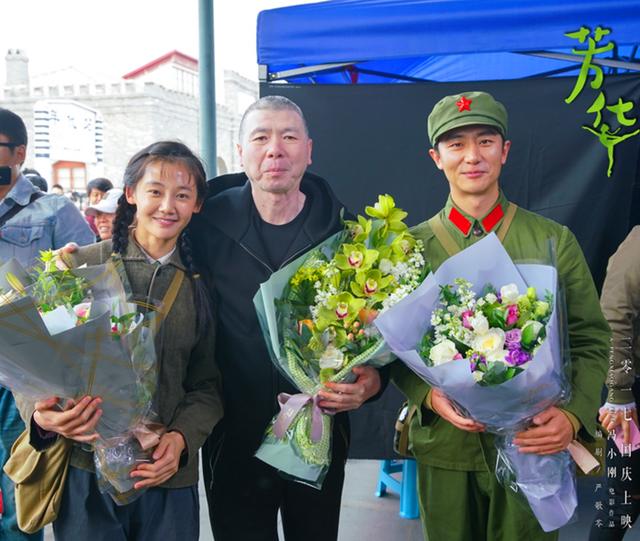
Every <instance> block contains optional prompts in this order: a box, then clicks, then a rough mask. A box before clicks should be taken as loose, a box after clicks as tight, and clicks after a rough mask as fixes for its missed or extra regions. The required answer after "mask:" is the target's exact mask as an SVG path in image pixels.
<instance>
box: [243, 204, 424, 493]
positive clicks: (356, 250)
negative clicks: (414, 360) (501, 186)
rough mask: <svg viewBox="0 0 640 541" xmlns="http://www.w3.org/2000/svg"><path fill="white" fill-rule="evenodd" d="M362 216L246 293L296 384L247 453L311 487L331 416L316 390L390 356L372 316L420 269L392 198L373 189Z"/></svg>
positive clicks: (277, 359) (412, 283)
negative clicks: (373, 195) (253, 449)
mask: <svg viewBox="0 0 640 541" xmlns="http://www.w3.org/2000/svg"><path fill="white" fill-rule="evenodd" d="M365 213H366V214H367V216H368V217H369V218H365V217H363V216H358V218H357V221H346V222H345V230H344V231H342V232H340V233H337V234H336V235H334V236H332V237H330V238H329V239H327V240H326V241H325V242H323V243H322V244H321V245H320V246H318V247H316V248H315V249H313V250H312V251H311V252H309V253H307V254H305V255H303V256H301V257H300V258H298V259H296V260H295V261H293V262H292V263H290V264H289V265H287V266H286V267H284V268H282V269H280V270H279V271H278V272H276V273H274V274H273V275H272V276H271V278H270V279H269V280H268V281H267V282H265V283H263V284H261V286H260V290H259V291H258V293H257V294H256V296H255V298H254V304H255V306H256V310H257V314H258V318H259V320H260V323H261V326H262V329H263V332H264V334H265V339H266V341H267V344H268V347H269V350H270V354H271V357H272V360H273V362H274V363H275V364H276V366H277V367H278V368H280V370H281V371H282V372H283V373H284V374H285V375H286V376H287V378H288V379H289V380H290V381H291V382H292V383H293V384H294V385H295V386H296V387H297V388H298V389H299V391H300V394H296V395H293V396H289V395H286V394H284V393H282V394H281V395H280V396H279V397H278V401H279V403H280V406H281V408H282V410H281V412H280V413H279V415H277V416H276V417H275V418H274V420H273V422H272V424H271V426H270V427H269V428H268V429H267V432H266V436H265V439H264V441H263V443H262V445H261V446H260V448H259V449H258V451H257V453H256V456H257V457H258V458H260V459H261V460H263V461H264V462H266V463H268V464H270V465H272V466H274V467H275V468H277V469H279V470H280V471H282V472H284V473H286V474H288V475H290V476H291V477H293V478H295V479H297V480H300V481H302V482H306V483H308V484H311V485H313V486H317V487H319V486H321V485H322V481H323V479H324V475H325V474H326V471H327V470H328V468H329V464H330V456H331V453H330V447H331V423H332V417H331V416H330V415H328V414H327V413H325V412H322V411H321V410H320V408H319V407H318V405H317V398H316V395H317V392H318V391H319V390H320V389H321V388H322V385H323V383H325V382H329V381H331V382H350V381H353V374H352V372H351V370H352V368H354V367H355V366H359V365H363V364H368V365H373V366H382V365H383V364H386V363H387V362H390V361H391V356H390V355H389V352H388V350H387V348H386V347H385V343H384V340H383V339H382V337H381V336H380V333H379V332H378V330H377V329H376V327H375V326H374V325H373V321H374V320H375V319H376V317H378V316H379V314H381V313H383V312H384V311H386V310H388V309H389V308H390V307H391V306H393V305H394V304H395V303H397V302H398V301H399V300H400V299H402V298H403V297H404V296H406V295H407V294H409V293H410V292H411V291H412V290H414V289H415V288H416V287H417V286H418V285H419V284H420V282H421V281H422V279H423V278H424V275H425V274H426V270H425V267H426V266H425V261H424V258H423V256H422V243H421V242H420V241H416V239H415V238H414V237H413V236H412V235H411V234H410V233H409V232H408V230H407V226H406V225H405V223H404V222H403V220H404V218H405V217H406V216H407V213H406V212H404V211H402V210H401V209H399V208H396V206H395V203H394V200H393V198H392V197H391V196H389V195H382V196H379V198H378V202H377V203H376V204H375V205H374V206H373V207H366V209H365Z"/></svg>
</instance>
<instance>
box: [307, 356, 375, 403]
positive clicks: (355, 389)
mask: <svg viewBox="0 0 640 541" xmlns="http://www.w3.org/2000/svg"><path fill="white" fill-rule="evenodd" d="M352 372H353V373H354V374H355V375H356V376H358V378H357V379H356V380H355V381H354V382H353V383H325V389H323V390H321V391H319V392H318V396H319V397H320V401H319V402H318V405H319V406H320V407H321V408H323V409H329V410H333V411H334V412H335V413H338V412H341V411H349V410H355V409H358V408H359V407H360V406H362V404H363V403H364V402H366V401H367V400H369V398H371V397H372V396H374V395H375V394H376V393H378V391H380V386H381V383H380V374H379V373H378V371H377V370H376V369H375V368H373V367H371V366H356V367H354V368H353V370H352Z"/></svg>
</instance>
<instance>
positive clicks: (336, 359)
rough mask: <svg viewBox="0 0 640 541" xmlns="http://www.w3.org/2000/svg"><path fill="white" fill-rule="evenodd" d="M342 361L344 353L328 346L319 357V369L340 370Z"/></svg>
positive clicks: (331, 345)
mask: <svg viewBox="0 0 640 541" xmlns="http://www.w3.org/2000/svg"><path fill="white" fill-rule="evenodd" d="M343 361H344V353H342V351H340V350H339V349H338V348H337V347H335V346H334V345H333V344H329V345H328V346H327V349H325V350H324V353H323V354H322V357H320V368H333V369H334V370H339V369H340V368H342V363H343Z"/></svg>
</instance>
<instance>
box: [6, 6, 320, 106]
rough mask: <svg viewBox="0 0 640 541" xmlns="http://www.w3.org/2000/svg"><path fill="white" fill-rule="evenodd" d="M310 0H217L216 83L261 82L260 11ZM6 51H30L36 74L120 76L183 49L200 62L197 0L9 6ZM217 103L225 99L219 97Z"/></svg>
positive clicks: (32, 65) (33, 74)
mask: <svg viewBox="0 0 640 541" xmlns="http://www.w3.org/2000/svg"><path fill="white" fill-rule="evenodd" d="M310 2H311V0H306V1H305V0H214V21H215V54H216V72H217V75H216V78H217V79H221V77H222V70H223V69H235V70H236V71H238V72H240V73H241V74H243V75H245V76H247V77H250V78H252V79H254V80H257V78H258V76H257V64H256V18H257V15H258V13H259V12H260V11H262V10H265V9H271V8H275V7H281V6H286V5H295V4H305V3H310ZM3 4H4V5H3V10H2V11H3V16H2V23H3V24H2V29H1V30H0V53H1V54H2V69H0V84H3V83H4V78H5V69H4V55H5V54H6V52H7V49H25V50H26V52H27V54H28V56H29V70H30V73H31V75H32V76H35V75H38V74H41V73H47V72H50V71H55V70H59V69H62V68H66V67H69V66H74V67H76V68H78V69H79V70H81V71H83V72H85V73H87V74H90V75H94V76H96V77H97V78H109V79H112V78H117V77H121V76H122V75H124V74H125V73H128V72H130V71H132V70H134V69H136V68H138V67H140V66H142V65H144V64H146V63H147V62H150V61H152V60H154V59H156V58H158V57H160V56H162V55H163V54H165V53H167V52H169V51H172V50H174V49H178V50H179V51H182V52H184V53H186V54H188V55H190V56H194V57H197V56H198V2H197V0H101V1H100V0H57V1H55V2H54V1H52V0H5V1H4V2H3ZM218 101H221V100H220V96H218Z"/></svg>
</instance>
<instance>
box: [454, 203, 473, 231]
mask: <svg viewBox="0 0 640 541" xmlns="http://www.w3.org/2000/svg"><path fill="white" fill-rule="evenodd" d="M449 221H450V222H451V223H452V224H453V225H455V226H456V227H457V228H458V229H459V230H460V231H461V232H462V234H463V235H464V236H465V237H466V236H467V235H468V234H469V230H470V229H471V222H470V221H469V220H467V219H466V218H465V217H464V215H463V214H462V213H461V212H460V211H459V210H458V209H456V207H451V211H450V212H449Z"/></svg>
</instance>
